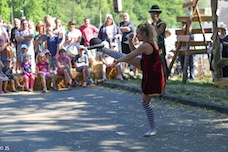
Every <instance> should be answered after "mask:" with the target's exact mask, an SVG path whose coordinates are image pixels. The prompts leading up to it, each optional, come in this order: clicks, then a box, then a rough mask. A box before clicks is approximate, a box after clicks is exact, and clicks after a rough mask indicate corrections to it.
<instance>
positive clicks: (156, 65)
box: [140, 42, 165, 96]
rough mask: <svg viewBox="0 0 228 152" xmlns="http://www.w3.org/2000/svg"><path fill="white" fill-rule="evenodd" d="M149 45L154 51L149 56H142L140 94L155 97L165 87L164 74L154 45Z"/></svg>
mask: <svg viewBox="0 0 228 152" xmlns="http://www.w3.org/2000/svg"><path fill="white" fill-rule="evenodd" d="M147 43H149V44H150V45H151V46H152V47H153V49H154V51H153V53H151V54H150V55H146V54H144V53H143V54H142V59H141V63H140V64H141V70H142V72H143V79H142V84H141V88H142V92H143V93H144V94H146V95H149V96H155V95H159V94H161V93H162V91H163V90H164V87H165V78H164V72H163V69H162V64H161V60H160V56H159V53H158V50H156V48H155V47H154V44H152V43H151V42H147Z"/></svg>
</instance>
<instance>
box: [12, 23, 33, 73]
mask: <svg viewBox="0 0 228 152" xmlns="http://www.w3.org/2000/svg"><path fill="white" fill-rule="evenodd" d="M33 38H34V32H33V31H32V30H30V29H29V26H28V21H27V20H22V21H21V28H20V29H19V30H16V33H15V39H16V41H17V45H18V46H17V48H18V49H21V46H22V45H23V44H26V45H27V47H28V52H27V53H28V54H29V55H30V57H31V60H30V61H31V64H32V72H33V73H34V72H35V69H36V65H35V52H34V46H33ZM20 55H22V54H21V52H20V53H19V56H20Z"/></svg>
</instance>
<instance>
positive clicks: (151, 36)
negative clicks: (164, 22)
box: [137, 22, 157, 43]
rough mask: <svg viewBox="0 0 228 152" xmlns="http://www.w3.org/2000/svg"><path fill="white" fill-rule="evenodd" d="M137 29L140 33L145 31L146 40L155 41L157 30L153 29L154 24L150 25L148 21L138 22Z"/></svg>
mask: <svg viewBox="0 0 228 152" xmlns="http://www.w3.org/2000/svg"><path fill="white" fill-rule="evenodd" d="M137 29H138V30H139V33H140V34H142V33H143V32H145V33H146V37H145V40H146V41H149V42H152V43H157V32H156V31H155V28H154V26H152V25H151V24H150V23H148V22H146V23H144V24H140V25H139V26H138V27H137Z"/></svg>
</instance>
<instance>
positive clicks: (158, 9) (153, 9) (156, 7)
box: [148, 5, 162, 14]
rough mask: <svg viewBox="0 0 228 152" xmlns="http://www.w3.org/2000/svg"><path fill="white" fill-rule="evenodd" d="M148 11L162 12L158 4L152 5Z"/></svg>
mask: <svg viewBox="0 0 228 152" xmlns="http://www.w3.org/2000/svg"><path fill="white" fill-rule="evenodd" d="M148 12H150V13H151V12H157V13H159V14H160V13H162V11H161V10H160V8H159V6H158V5H153V6H151V8H150V10H149V11H148Z"/></svg>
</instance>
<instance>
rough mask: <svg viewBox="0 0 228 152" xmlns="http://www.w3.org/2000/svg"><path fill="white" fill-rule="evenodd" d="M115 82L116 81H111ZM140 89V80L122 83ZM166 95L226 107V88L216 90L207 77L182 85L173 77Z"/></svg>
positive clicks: (180, 79)
mask: <svg viewBox="0 0 228 152" xmlns="http://www.w3.org/2000/svg"><path fill="white" fill-rule="evenodd" d="M112 81H117V80H112ZM123 83H128V84H129V85H135V86H138V87H140V85H141V80H140V79H128V81H123ZM166 93H168V94H171V95H174V96H177V97H183V98H189V99H194V100H199V101H202V102H205V103H206V102H207V103H213V104H217V105H222V106H227V107H228V88H223V89H222V88H217V87H216V86H215V85H214V84H213V83H212V81H211V78H210V77H209V76H204V77H198V78H195V80H194V81H193V82H187V83H186V84H182V78H180V77H175V78H172V79H170V80H168V81H167V84H166Z"/></svg>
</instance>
